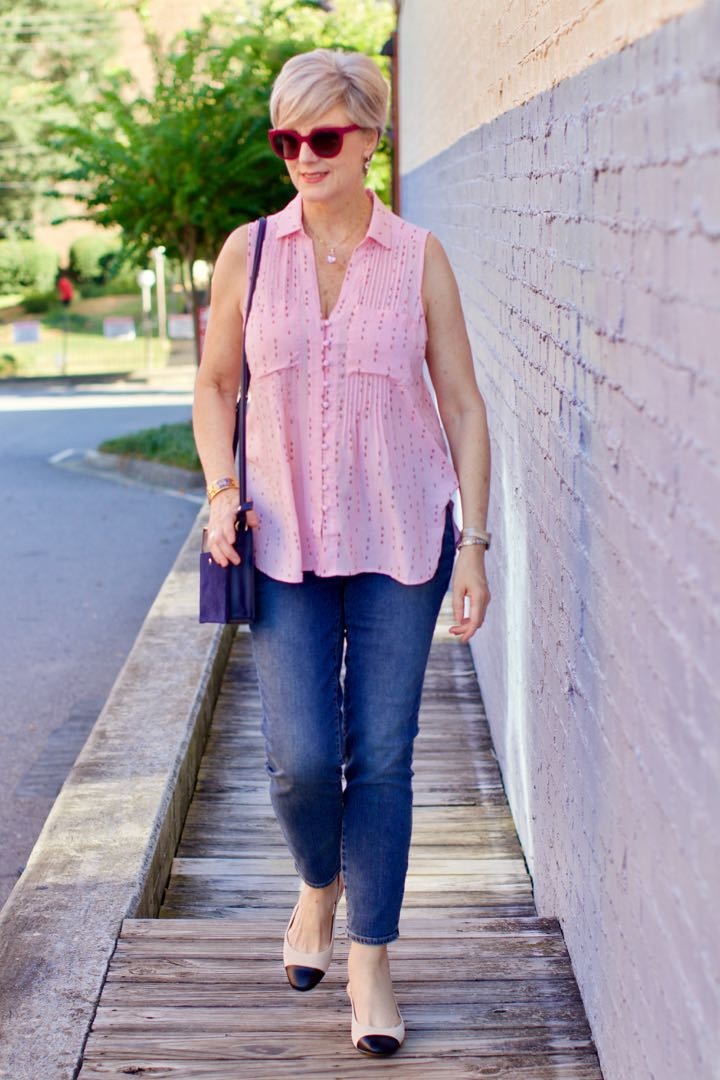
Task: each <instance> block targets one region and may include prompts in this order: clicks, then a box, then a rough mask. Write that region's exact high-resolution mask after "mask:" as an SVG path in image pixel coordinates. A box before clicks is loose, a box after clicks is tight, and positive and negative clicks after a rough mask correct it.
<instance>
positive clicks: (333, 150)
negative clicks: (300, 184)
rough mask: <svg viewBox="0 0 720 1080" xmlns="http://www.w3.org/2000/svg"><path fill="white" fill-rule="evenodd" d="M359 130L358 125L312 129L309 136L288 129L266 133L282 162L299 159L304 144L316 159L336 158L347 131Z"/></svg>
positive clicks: (273, 129) (278, 129)
mask: <svg viewBox="0 0 720 1080" xmlns="http://www.w3.org/2000/svg"><path fill="white" fill-rule="evenodd" d="M359 130H360V125H359V124H348V126H347V127H318V128H313V129H312V131H311V132H310V134H309V135H301V134H300V133H299V132H297V131H292V130H290V129H288V128H272V130H271V131H269V132H268V138H269V139H270V145H271V146H272V148H273V150H274V151H275V153H276V154H277V156H278V157H281V158H282V159H283V161H293V160H294V159H295V158H297V157H299V156H300V147H301V146H302V144H303V143H304V142H306V143H307V144H308V146H309V147H310V149H311V150H312V152H313V154H315V155H316V156H317V157H322V158H330V157H337V155H338V154H339V153H340V151H341V150H342V148H343V140H344V138H345V135H346V134H347V133H348V131H359Z"/></svg>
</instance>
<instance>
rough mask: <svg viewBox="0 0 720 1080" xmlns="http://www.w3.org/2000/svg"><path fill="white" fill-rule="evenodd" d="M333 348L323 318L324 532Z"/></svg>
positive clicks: (327, 510) (324, 527) (323, 526)
mask: <svg viewBox="0 0 720 1080" xmlns="http://www.w3.org/2000/svg"><path fill="white" fill-rule="evenodd" d="M331 350H332V333H331V329H330V320H329V319H322V320H321V351H322V356H321V370H322V393H321V398H320V406H321V416H322V418H323V419H322V422H321V425H320V427H321V437H320V493H321V498H320V506H321V509H322V520H321V531H322V532H323V533H325V532H326V530H327V525H328V515H329V514H330V511H331V507H330V505H329V499H328V492H329V490H330V483H329V481H328V470H329V468H330V461H329V455H330V452H331V451H330V440H329V435H328V433H329V431H330V426H331V425H330V419H329V417H330V408H331V387H332V383H333V378H334V373H333V370H332V363H331V359H332V358H331V355H330V354H331Z"/></svg>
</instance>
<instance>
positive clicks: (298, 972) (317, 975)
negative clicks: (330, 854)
mask: <svg viewBox="0 0 720 1080" xmlns="http://www.w3.org/2000/svg"><path fill="white" fill-rule="evenodd" d="M337 881H338V891H337V896H336V897H335V901H334V903H333V909H332V922H331V925H330V944H329V945H328V947H327V949H323V950H322V952H316V953H306V952H300V950H299V949H295V948H293V946H292V945H291V944H290V941H289V938H288V934H289V933H290V928H291V927H292V924H293V923H294V921H295V916H296V915H297V912H298V908H299V906H300V901H299V900H298V902H297V904H296V905H295V907H294V908H293V912H292V915H291V916H290V921H289V923H288V924H287V928H286V930H285V939H284V941H283V964H284V966H285V971H286V973H287V977H288V982H289V983H290V985H291V986H292V988H293V989H294V990H312V989H313V987H314V986H317V984H318V983H319V982H320V980H321V979H322V977H323V975H324V974H325V972H326V971H327V969H328V967H329V966H330V961H331V960H332V955H333V949H334V947H335V916H336V914H337V906H338V903H339V902H340V897H341V896H342V894H343V883H342V877H341V875H340V874H338V877H337Z"/></svg>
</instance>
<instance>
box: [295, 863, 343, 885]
mask: <svg viewBox="0 0 720 1080" xmlns="http://www.w3.org/2000/svg"><path fill="white" fill-rule="evenodd" d="M341 869H342V867H338V868H337V870H336V871H335V873H334V874H333V876H332V877H331V878H328V880H327V881H324V882H323V883H322V884H321V885H313V883H312V882H311V881H306V880H305V878H304V877H303V876H302V874H298V877H299V878H300V880H301V881H302V883H303V885H309V886H310V888H311V889H325V888H327V886H328V885H332V883H333V881H335V879H336V877H337V876H338V874H339V873H340V870H341Z"/></svg>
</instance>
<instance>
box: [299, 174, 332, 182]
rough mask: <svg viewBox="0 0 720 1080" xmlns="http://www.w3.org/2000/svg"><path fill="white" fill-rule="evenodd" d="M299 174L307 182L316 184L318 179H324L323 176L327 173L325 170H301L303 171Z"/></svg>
mask: <svg viewBox="0 0 720 1080" xmlns="http://www.w3.org/2000/svg"><path fill="white" fill-rule="evenodd" d="M300 175H301V177H302V178H303V180H307V181H308V183H311V184H316V183H318V181H320V180H324V179H325V177H326V176H327V175H328V174H327V173H326V172H315V173H311V172H303V173H300Z"/></svg>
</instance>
